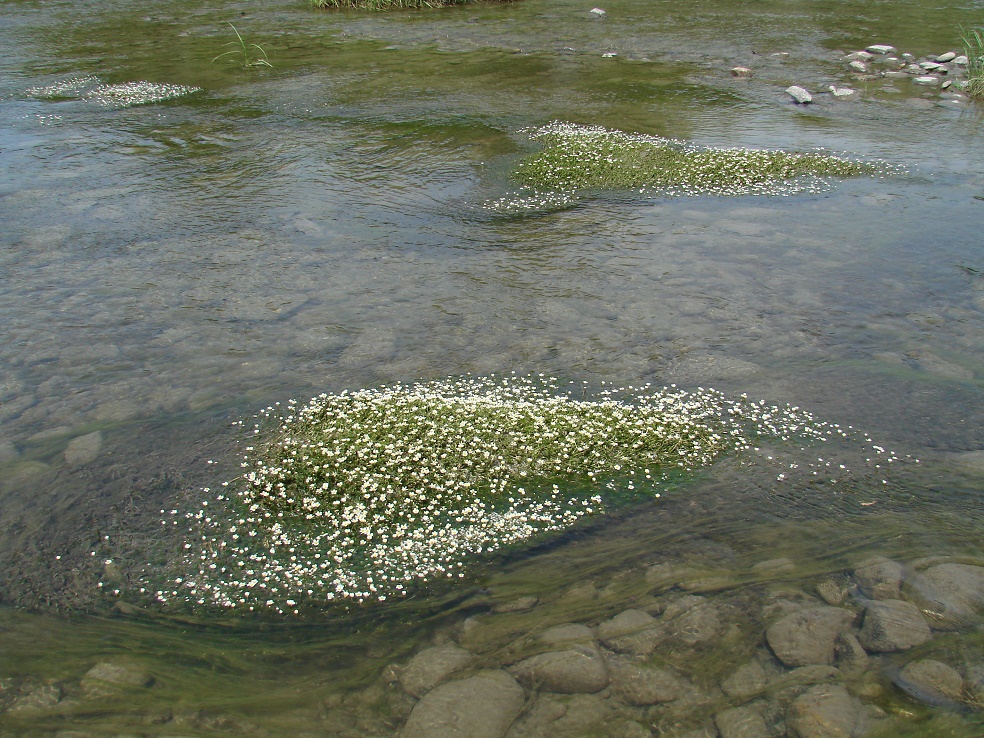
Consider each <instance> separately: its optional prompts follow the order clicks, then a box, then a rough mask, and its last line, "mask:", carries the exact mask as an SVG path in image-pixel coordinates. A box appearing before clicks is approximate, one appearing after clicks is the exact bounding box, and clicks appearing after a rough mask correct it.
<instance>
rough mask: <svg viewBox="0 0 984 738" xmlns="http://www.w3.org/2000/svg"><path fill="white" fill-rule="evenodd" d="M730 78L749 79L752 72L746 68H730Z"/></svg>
mask: <svg viewBox="0 0 984 738" xmlns="http://www.w3.org/2000/svg"><path fill="white" fill-rule="evenodd" d="M731 76H732V77H751V76H752V70H751V69H749V68H748V67H732V68H731Z"/></svg>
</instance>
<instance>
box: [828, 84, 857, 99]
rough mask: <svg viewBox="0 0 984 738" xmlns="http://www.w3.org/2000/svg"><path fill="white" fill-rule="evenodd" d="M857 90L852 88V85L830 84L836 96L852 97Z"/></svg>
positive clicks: (832, 93) (831, 91)
mask: <svg viewBox="0 0 984 738" xmlns="http://www.w3.org/2000/svg"><path fill="white" fill-rule="evenodd" d="M855 92H856V90H852V89H851V88H850V87H834V86H833V85H831V86H830V94H831V95H833V96H834V97H850V96H851V95H853V94H854V93H855Z"/></svg>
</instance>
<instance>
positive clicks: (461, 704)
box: [400, 670, 526, 738]
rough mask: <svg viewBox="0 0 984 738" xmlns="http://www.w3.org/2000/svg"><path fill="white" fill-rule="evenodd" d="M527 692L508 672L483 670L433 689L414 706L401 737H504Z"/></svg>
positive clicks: (521, 707)
mask: <svg viewBox="0 0 984 738" xmlns="http://www.w3.org/2000/svg"><path fill="white" fill-rule="evenodd" d="M525 700H526V695H525V693H524V692H523V688H522V687H520V686H519V685H518V684H517V683H516V680H515V679H513V678H512V677H511V676H510V675H509V674H507V673H506V672H504V671H501V670H494V671H491V670H490V671H481V672H479V673H478V674H475V676H471V677H468V678H467V679H460V680H458V681H454V682H448V683H446V684H442V685H441V686H439V687H437V688H435V689H433V690H431V691H430V692H428V693H427V694H425V695H424V696H423V698H422V699H421V700H420V702H418V703H417V704H416V706H415V707H414V708H413V712H411V713H410V717H409V719H408V720H407V723H406V725H405V726H404V727H403V730H402V731H401V732H400V735H401V736H402V738H502V736H503V735H505V732H506V731H507V730H508V729H509V726H510V725H511V724H512V722H513V720H515V719H516V717H517V716H518V715H519V712H520V710H522V709H523V703H524V702H525Z"/></svg>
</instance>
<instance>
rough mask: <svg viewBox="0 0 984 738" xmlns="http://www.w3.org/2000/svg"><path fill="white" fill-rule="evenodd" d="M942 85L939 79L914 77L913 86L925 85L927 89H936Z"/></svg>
mask: <svg viewBox="0 0 984 738" xmlns="http://www.w3.org/2000/svg"><path fill="white" fill-rule="evenodd" d="M939 83H940V78H939V77H913V78H912V84H914V85H923V86H925V87H935V86H936V85H938V84H939Z"/></svg>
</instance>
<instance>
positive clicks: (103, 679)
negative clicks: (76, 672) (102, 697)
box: [81, 661, 154, 692]
mask: <svg viewBox="0 0 984 738" xmlns="http://www.w3.org/2000/svg"><path fill="white" fill-rule="evenodd" d="M153 683H154V677H153V675H151V674H150V673H148V672H147V671H145V670H143V669H141V668H140V667H139V666H137V665H135V664H127V663H122V662H116V661H100V662H99V663H98V664H96V665H95V666H93V667H92V668H91V669H89V671H87V672H86V673H85V676H83V677H82V682H81V684H82V688H83V689H84V690H87V691H90V692H91V691H107V690H112V689H113V688H116V689H119V688H127V687H149V686H151V685H152V684H153Z"/></svg>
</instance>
